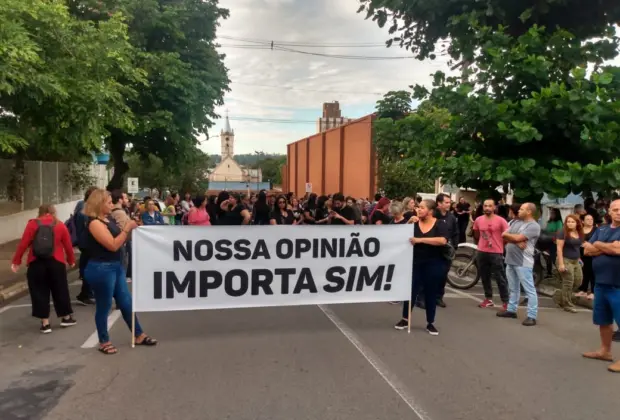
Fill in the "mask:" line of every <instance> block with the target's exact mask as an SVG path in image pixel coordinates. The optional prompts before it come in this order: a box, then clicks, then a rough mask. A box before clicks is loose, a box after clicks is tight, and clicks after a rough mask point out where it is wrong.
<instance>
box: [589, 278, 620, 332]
mask: <svg viewBox="0 0 620 420" xmlns="http://www.w3.org/2000/svg"><path fill="white" fill-rule="evenodd" d="M592 320H593V322H594V325H599V326H605V325H612V324H613V323H614V320H615V321H616V323H617V324H618V325H620V287H613V286H608V285H606V284H603V285H599V284H597V285H596V286H594V307H593V312H592Z"/></svg>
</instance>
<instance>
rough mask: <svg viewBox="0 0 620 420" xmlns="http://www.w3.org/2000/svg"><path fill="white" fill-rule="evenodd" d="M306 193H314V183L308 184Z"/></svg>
mask: <svg viewBox="0 0 620 420" xmlns="http://www.w3.org/2000/svg"><path fill="white" fill-rule="evenodd" d="M306 192H307V193H311V192H312V182H306Z"/></svg>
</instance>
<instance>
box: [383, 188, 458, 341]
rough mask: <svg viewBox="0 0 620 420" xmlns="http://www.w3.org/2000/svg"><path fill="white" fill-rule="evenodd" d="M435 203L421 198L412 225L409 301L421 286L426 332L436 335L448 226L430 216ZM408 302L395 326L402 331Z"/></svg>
mask: <svg viewBox="0 0 620 420" xmlns="http://www.w3.org/2000/svg"><path fill="white" fill-rule="evenodd" d="M435 207H436V203H435V201H433V200H422V202H421V203H420V207H419V209H418V218H419V220H418V221H417V222H416V223H415V224H414V230H413V232H414V233H413V238H411V239H410V242H411V244H412V245H413V246H414V253H413V281H412V287H411V302H415V301H416V299H417V297H418V294H419V293H420V291H421V289H422V288H424V300H425V304H426V324H427V325H426V331H428V332H429V334H431V335H439V332H438V331H437V329H436V328H435V326H434V323H435V311H436V309H437V292H438V289H439V288H440V286H441V280H442V277H443V276H445V273H446V264H447V263H448V261H447V260H446V259H445V257H444V248H445V246H446V244H447V243H448V236H449V232H448V225H447V224H446V222H444V221H443V220H440V219H436V218H435V217H433V211H434V210H435ZM409 316H410V312H409V301H406V302H403V317H402V319H401V320H400V321H398V323H396V325H395V326H394V328H396V329H397V330H404V329H406V328H407V325H408V320H409Z"/></svg>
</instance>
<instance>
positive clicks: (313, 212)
mask: <svg viewBox="0 0 620 420" xmlns="http://www.w3.org/2000/svg"><path fill="white" fill-rule="evenodd" d="M306 214H309V215H310V217H312V218H316V209H311V208H310V207H308V206H306V207H304V216H305V215H306ZM315 220H316V219H315ZM315 220H308V219H304V223H305V224H307V225H314V224H316V221H315Z"/></svg>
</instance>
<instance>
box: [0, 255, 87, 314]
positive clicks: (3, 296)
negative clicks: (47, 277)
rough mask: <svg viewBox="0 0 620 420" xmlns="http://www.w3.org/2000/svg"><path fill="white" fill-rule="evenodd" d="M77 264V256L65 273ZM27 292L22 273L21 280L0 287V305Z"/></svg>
mask: <svg viewBox="0 0 620 420" xmlns="http://www.w3.org/2000/svg"><path fill="white" fill-rule="evenodd" d="M79 266H80V259H79V257H78V258H77V260H76V262H75V267H73V268H67V274H69V273H72V272H74V271H76V270H78V267H79ZM27 294H28V280H26V275H25V274H24V276H23V277H22V280H19V281H17V282H15V283H13V284H12V285H10V286H9V287H6V288H4V289H0V305H6V304H7V303H10V302H12V301H14V300H16V299H19V298H20V297H22V296H25V295H27Z"/></svg>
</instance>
